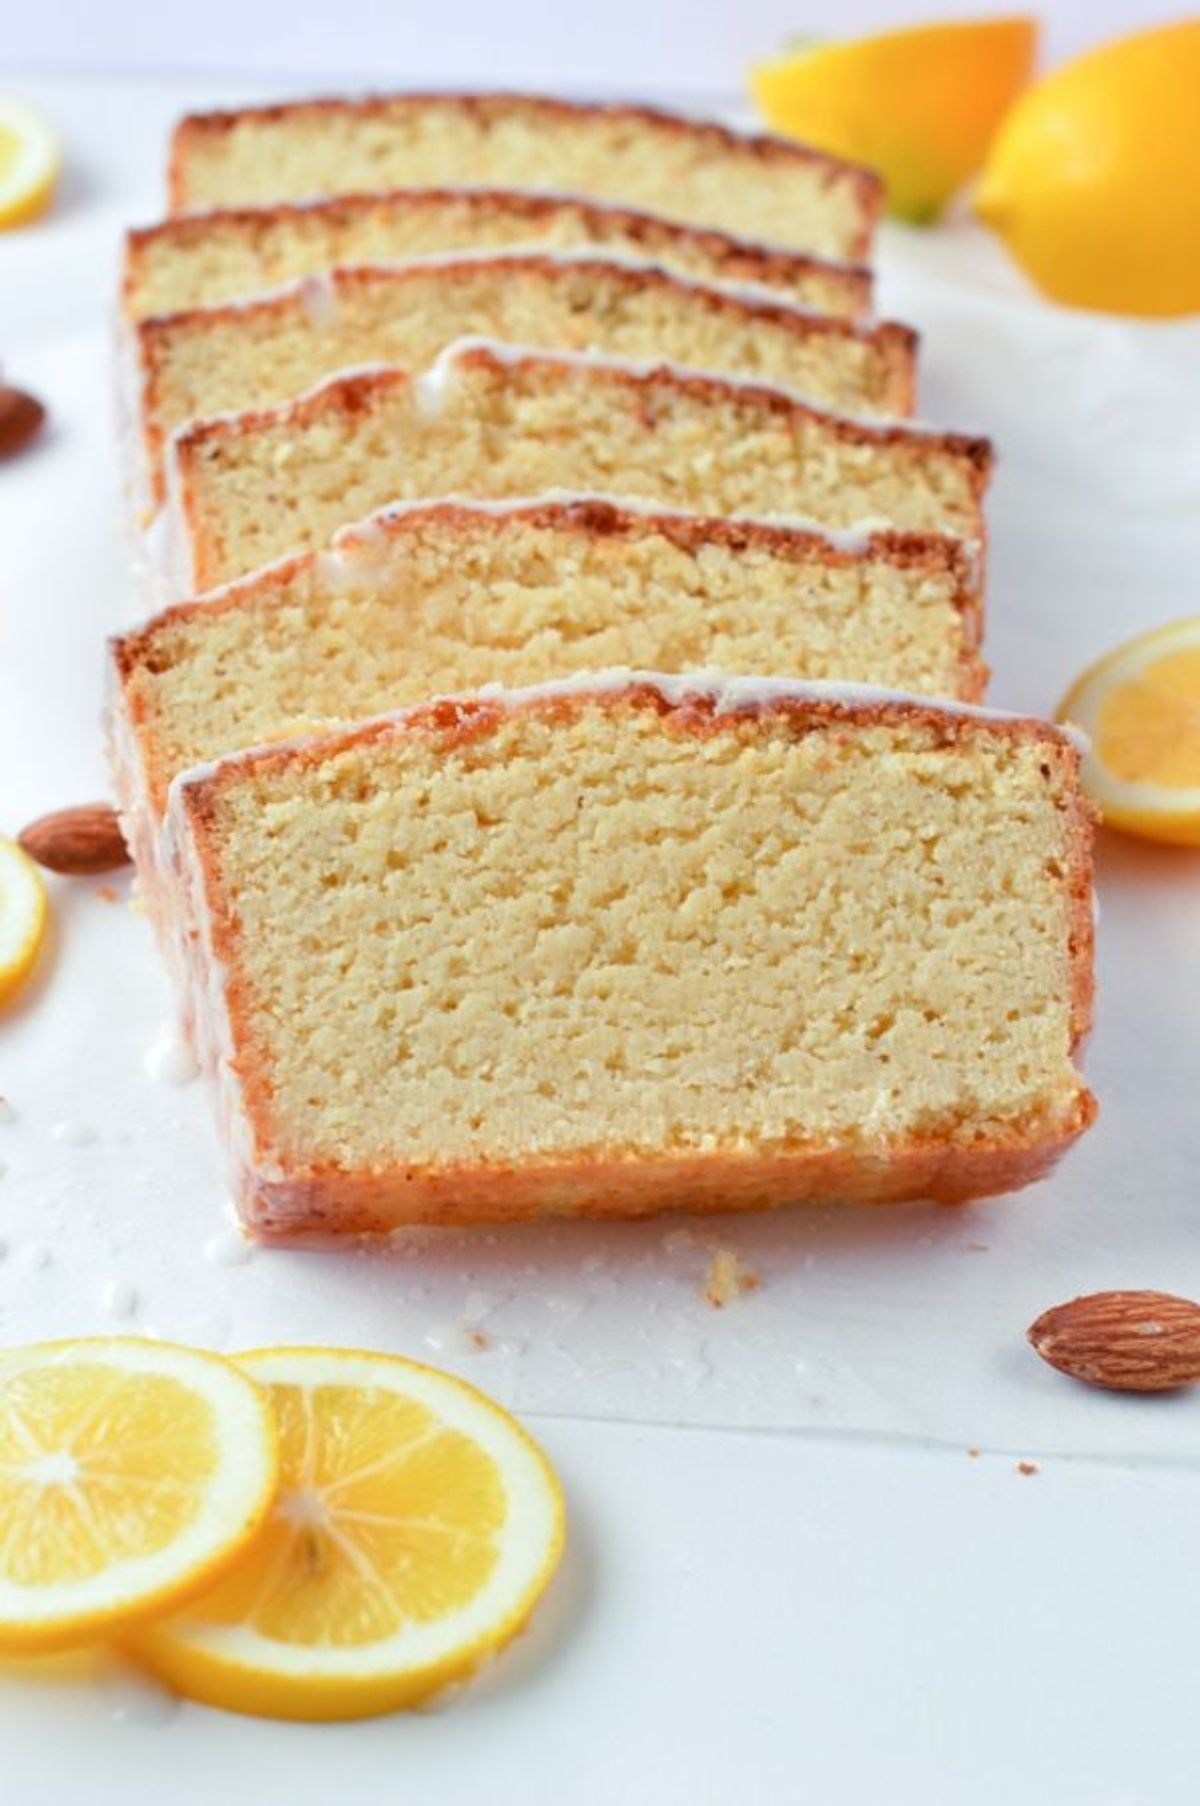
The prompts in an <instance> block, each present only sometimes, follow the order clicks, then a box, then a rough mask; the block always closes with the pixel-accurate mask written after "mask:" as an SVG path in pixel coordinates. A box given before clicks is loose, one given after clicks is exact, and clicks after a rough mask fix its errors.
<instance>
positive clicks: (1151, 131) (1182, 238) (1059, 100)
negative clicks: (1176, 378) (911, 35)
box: [975, 20, 1200, 314]
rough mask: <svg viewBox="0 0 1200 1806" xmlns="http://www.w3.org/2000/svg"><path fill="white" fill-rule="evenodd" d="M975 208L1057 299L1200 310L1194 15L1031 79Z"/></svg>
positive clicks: (1137, 310)
mask: <svg viewBox="0 0 1200 1806" xmlns="http://www.w3.org/2000/svg"><path fill="white" fill-rule="evenodd" d="M975 207H976V210H977V212H978V213H979V216H980V218H981V219H983V220H986V222H987V224H988V225H989V226H992V227H993V228H994V229H995V230H996V231H997V232H999V233H1000V235H1001V237H1002V238H1004V240H1005V241H1006V243H1007V245H1008V248H1009V250H1010V251H1011V252H1012V254H1013V256H1014V257H1015V258H1016V260H1017V262H1018V263H1019V264H1020V265H1021V266H1022V268H1023V269H1024V270H1025V271H1026V273H1027V274H1028V275H1029V276H1031V277H1032V279H1033V280H1034V282H1036V283H1037V285H1038V287H1039V288H1041V289H1043V290H1044V291H1045V293H1046V294H1048V295H1050V296H1052V297H1053V298H1054V299H1055V300H1056V301H1065V302H1068V303H1070V304H1071V305H1072V306H1075V307H1090V308H1099V309H1103V310H1108V311H1110V312H1113V313H1128V314H1184V313H1192V312H1195V311H1197V310H1200V20H1190V21H1186V22H1184V23H1182V24H1179V25H1166V26H1163V27H1162V28H1161V29H1159V30H1157V31H1147V32H1142V33H1139V35H1138V36H1136V37H1131V38H1122V39H1120V40H1118V41H1117V42H1116V43H1114V44H1105V45H1102V46H1101V47H1100V48H1099V49H1098V50H1093V51H1090V52H1089V53H1088V54H1087V55H1086V56H1081V57H1079V58H1077V59H1076V60H1075V61H1074V62H1071V63H1067V64H1065V65H1064V66H1063V67H1062V68H1061V69H1056V70H1054V72H1053V73H1052V74H1051V75H1048V76H1047V77H1046V79H1045V80H1044V81H1042V82H1039V83H1038V85H1037V86H1036V87H1034V88H1031V89H1030V90H1029V92H1028V93H1027V94H1025V95H1024V96H1023V97H1022V98H1021V99H1020V100H1019V101H1018V102H1017V104H1016V106H1015V107H1014V108H1013V110H1012V112H1011V113H1010V114H1009V116H1008V118H1007V120H1006V121H1005V123H1004V125H1003V127H1002V128H1001V130H1000V132H999V134H998V136H997V138H996V141H995V143H994V145H993V146H992V150H991V154H990V156H989V157H988V161H987V167H986V168H985V170H984V173H983V178H982V181H981V183H980V186H979V191H978V194H977V195H976V198H975Z"/></svg>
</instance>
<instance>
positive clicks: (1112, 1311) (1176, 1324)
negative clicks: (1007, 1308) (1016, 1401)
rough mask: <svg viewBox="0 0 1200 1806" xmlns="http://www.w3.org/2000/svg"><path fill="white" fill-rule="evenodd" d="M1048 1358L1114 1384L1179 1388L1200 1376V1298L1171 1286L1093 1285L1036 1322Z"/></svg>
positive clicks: (1094, 1382) (1040, 1348)
mask: <svg viewBox="0 0 1200 1806" xmlns="http://www.w3.org/2000/svg"><path fill="white" fill-rule="evenodd" d="M1028 1333H1029V1340H1030V1342H1031V1343H1032V1345H1033V1347H1034V1348H1035V1349H1036V1351H1037V1353H1038V1354H1040V1355H1041V1357H1042V1359H1043V1361H1048V1362H1049V1363H1050V1365H1051V1367H1057V1369H1058V1371H1059V1372H1060V1373H1068V1374H1070V1375H1071V1377H1072V1379H1076V1380H1086V1381H1087V1383H1088V1384H1089V1385H1091V1386H1104V1387H1107V1388H1108V1390H1109V1391H1110V1392H1172V1391H1174V1390H1175V1389H1176V1387H1179V1386H1190V1385H1192V1384H1193V1383H1194V1382H1195V1381H1197V1380H1200V1304H1193V1303H1192V1301H1191V1300H1190V1299H1188V1298H1177V1297H1176V1296H1175V1295H1174V1294H1173V1293H1171V1292H1092V1293H1090V1294H1089V1295H1088V1296H1087V1297H1084V1298H1074V1299H1072V1300H1071V1303H1070V1304H1059V1305H1056V1306H1055V1308H1054V1309H1053V1310H1051V1311H1043V1313H1042V1315H1041V1316H1040V1317H1039V1318H1038V1320H1037V1322H1036V1323H1033V1324H1031V1325H1030V1327H1029V1332H1028Z"/></svg>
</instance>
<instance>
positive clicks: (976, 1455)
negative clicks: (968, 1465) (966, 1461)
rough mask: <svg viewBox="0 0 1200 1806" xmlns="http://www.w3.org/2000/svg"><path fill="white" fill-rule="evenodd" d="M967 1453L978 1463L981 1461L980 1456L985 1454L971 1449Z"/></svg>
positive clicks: (979, 1450)
mask: <svg viewBox="0 0 1200 1806" xmlns="http://www.w3.org/2000/svg"><path fill="white" fill-rule="evenodd" d="M967 1453H968V1455H969V1456H970V1457H971V1460H972V1461H978V1459H979V1457H980V1455H981V1454H982V1453H983V1451H982V1449H976V1448H969V1449H968V1450H967Z"/></svg>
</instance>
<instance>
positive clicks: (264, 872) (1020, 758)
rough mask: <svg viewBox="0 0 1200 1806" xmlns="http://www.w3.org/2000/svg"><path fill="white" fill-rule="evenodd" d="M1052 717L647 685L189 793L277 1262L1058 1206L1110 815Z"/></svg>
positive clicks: (770, 688)
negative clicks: (861, 1207)
mask: <svg viewBox="0 0 1200 1806" xmlns="http://www.w3.org/2000/svg"><path fill="white" fill-rule="evenodd" d="M1078 762H1079V761H1078V753H1077V750H1076V748H1075V746H1074V745H1073V744H1072V742H1071V741H1070V739H1068V738H1067V737H1066V735H1065V734H1064V733H1063V732H1062V731H1061V730H1059V729H1056V728H1054V727H1052V726H1050V725H1048V724H1046V723H1044V722H1040V721H1032V720H1024V719H1020V718H1017V717H997V716H994V715H989V714H987V713H983V712H978V711H969V710H963V709H961V708H960V709H958V710H954V709H952V708H951V707H949V706H939V705H937V704H933V703H929V702H922V701H920V700H917V699H914V698H911V697H908V698H906V697H903V696H894V695H889V694H888V693H887V692H883V691H873V692H872V691H857V692H855V691H851V690H841V689H839V688H838V687H836V686H831V687H827V688H825V689H822V688H821V687H820V686H813V687H807V688H806V687H805V686H802V685H795V684H789V683H783V682H774V683H771V682H762V681H759V680H740V681H739V680H732V679H730V680H726V679H712V680H706V679H704V678H699V679H697V678H691V679H675V680H672V679H668V678H661V677H656V676H647V675H645V674H639V673H631V672H621V673H609V674H606V675H602V676H599V677H597V676H594V675H593V676H584V677H580V678H578V679H576V680H573V681H570V680H569V681H567V682H565V683H562V684H552V685H548V686H544V687H542V688H540V689H536V688H535V689H531V690H526V691H508V692H505V691H503V690H501V689H499V688H496V689H495V690H493V691H492V692H490V693H486V692H485V693H479V694H477V695H475V696H474V697H460V698H457V699H450V700H440V701H435V702H433V703H429V704H424V705H421V706H419V707H417V708H415V709H413V710H411V711H410V712H407V713H402V714H399V715H392V716H389V717H384V718H382V719H377V720H375V721H374V722H369V723H365V724H360V725H358V726H356V727H354V728H352V729H349V730H347V731H345V732H342V733H339V734H332V735H329V736H326V737H322V738H319V739H315V740H309V741H301V742H294V743H291V744H288V745H284V746H280V747H276V748H260V749H258V750H256V751H253V752H247V753H239V754H235V755H232V756H231V757H229V758H227V759H224V760H222V761H220V762H219V763H218V764H216V765H215V766H212V767H209V768H203V767H202V768H199V769H198V770H194V771H192V772H190V773H186V774H184V775H183V776H182V777H180V778H179V779H177V780H176V782H175V785H174V786H173V788H172V791H171V800H170V806H169V829H168V831H169V835H170V837H171V840H172V843H173V849H174V857H175V859H176V861H177V868H178V872H179V875H180V883H181V886H182V888H183V893H184V895H185V896H186V899H187V901H186V905H185V915H186V919H187V920H188V922H189V923H190V925H191V927H192V930H193V933H194V940H193V947H192V961H193V967H194V973H193V979H192V990H193V997H194V1009H195V1013H196V1018H197V1023H198V1027H199V1031H200V1043H201V1054H202V1058H203V1061H204V1063H205V1065H206V1067H207V1068H208V1070H209V1071H210V1072H211V1073H212V1074H213V1075H214V1077H215V1078H216V1081H217V1084H218V1087H219V1091H220V1097H221V1115H222V1119H223V1121H224V1123H225V1125H226V1128H227V1131H228V1134H229V1137H230V1140H231V1143H232V1149H233V1156H234V1164H235V1168H236V1174H235V1185H236V1195H237V1198H238V1201H239V1204H240V1208H241V1210H242V1212H243V1215H244V1218H245V1220H246V1222H247V1224H248V1225H249V1226H250V1227H251V1228H252V1229H253V1230H254V1231H256V1232H257V1233H259V1234H260V1235H263V1236H286V1235H288V1234H292V1233H297V1232H305V1231H330V1230H333V1231H339V1230H344V1231H364V1230H382V1229H388V1228H391V1227H392V1226H394V1225H398V1224H405V1223H416V1222H445V1223H459V1224H467V1223H478V1222H502V1221H510V1220H515V1219H518V1218H521V1217H527V1216H531V1215H535V1214H542V1213H545V1214H555V1215H559V1216H589V1215H600V1214H611V1215H614V1216H637V1215H642V1214H645V1213H649V1212H651V1211H655V1210H659V1209H663V1208H668V1207H687V1208H691V1209H700V1210H706V1209H713V1210H743V1209H753V1208H761V1207H765V1206H771V1205H782V1204H787V1203H798V1202H801V1201H813V1200H819V1201H838V1202H850V1201H862V1202H875V1203H882V1202H886V1201H891V1200H899V1199H904V1198H914V1197H929V1198H934V1199H938V1200H940V1201H942V1202H946V1203H951V1202H958V1201H961V1200H964V1199H967V1198H970V1197H973V1196H977V1195H982V1194H986V1193H991V1192H996V1191H1004V1190H1008V1189H1011V1188H1013V1187H1015V1186H1018V1185H1022V1184H1025V1183H1027V1182H1028V1181H1029V1180H1031V1179H1034V1178H1036V1177H1038V1176H1040V1175H1041V1174H1042V1173H1043V1172H1044V1171H1046V1169H1047V1168H1048V1167H1049V1165H1050V1164H1051V1163H1052V1162H1053V1160H1054V1159H1055V1157H1056V1156H1057V1155H1058V1154H1059V1153H1060V1152H1061V1151H1062V1150H1063V1149H1064V1148H1065V1147H1066V1146H1067V1145H1068V1144H1069V1143H1070V1142H1071V1141H1072V1140H1073V1139H1074V1137H1075V1136H1077V1135H1078V1134H1079V1133H1080V1131H1081V1130H1082V1129H1083V1128H1085V1127H1086V1125H1087V1123H1088V1122H1089V1120H1090V1119H1091V1116H1092V1114H1093V1112H1094V1102H1093V1099H1092V1098H1091V1096H1090V1093H1089V1092H1088V1091H1087V1089H1086V1087H1085V1085H1084V1083H1083V1080H1082V1078H1081V1075H1080V1073H1079V1071H1078V1069H1077V1066H1076V1063H1075V1059H1074V1053H1075V1049H1076V1047H1077V1044H1078V1043H1079V1041H1080V1039H1081V1037H1082V1036H1083V1035H1084V1033H1085V1032H1086V1030H1087V1027H1088V1021H1089V1015H1090V1006H1091V990H1092V965H1091V956H1092V913H1091V889H1090V870H1091V850H1090V839H1091V817H1090V813H1089V810H1088V807H1087V805H1086V803H1085V802H1084V801H1083V799H1082V795H1081V792H1080V789H1079V784H1078Z"/></svg>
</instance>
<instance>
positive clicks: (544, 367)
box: [175, 347, 990, 588]
mask: <svg viewBox="0 0 1200 1806" xmlns="http://www.w3.org/2000/svg"><path fill="white" fill-rule="evenodd" d="M442 374H443V376H444V381H443V382H442V385H441V387H440V389H439V392H438V395H437V397H436V401H435V402H434V404H433V405H430V404H429V402H428V401H427V399H426V398H425V396H424V394H423V392H422V388H421V385H420V382H419V381H418V382H414V381H413V380H411V379H409V378H406V377H405V376H404V375H403V374H402V373H397V372H390V373H389V372H379V373H375V374H371V375H362V376H360V377H349V378H346V379H342V380H338V381H334V382H331V383H329V384H327V385H325V386H324V387H322V388H321V389H320V390H318V391H316V392H315V393H314V394H313V395H312V396H310V397H306V398H304V399H303V400H301V401H299V402H297V403H295V404H292V405H291V406H288V407H285V408H281V409H278V410H274V411H264V412H262V413H258V414H253V413H251V414H247V415H244V416H241V417H238V418H236V419H234V420H230V421H217V422H213V423H209V424H208V425H205V426H201V427H197V428H194V429H191V430H186V431H184V432H183V433H182V434H181V436H180V438H179V440H178V442H177V460H178V476H179V484H178V487H179V495H178V497H177V500H176V504H175V506H176V508H177V509H178V510H179V514H180V517H181V525H182V530H183V533H184V536H185V538H186V540H187V542H188V545H189V550H190V553H191V556H192V559H193V571H192V577H193V580H194V587H196V588H208V587H211V586H212V585H213V584H216V583H222V582H225V581H227V580H228V579H229V578H231V577H235V576H240V575H242V574H244V573H245V572H247V571H251V570H255V569H257V568H259V567H260V566H262V565H264V564H268V563H270V562H271V561H272V560H273V559H276V558H280V557H282V556H284V555H285V554H286V553H289V552H293V551H297V550H301V549H309V548H314V547H319V546H321V545H323V544H325V543H326V541H328V540H329V539H330V538H331V536H332V535H333V534H334V533H335V532H336V531H337V529H338V528H339V527H341V526H343V525H344V524H345V523H346V521H348V520H357V519H362V518H364V517H365V516H366V515H368V514H370V513H373V512H374V511H375V510H376V509H378V508H382V507H384V506H386V505H387V504H388V503H390V502H394V501H408V500H413V499H416V498H419V497H422V496H431V495H466V496H473V497H477V498H479V497H483V498H489V497H490V498H500V497H506V496H509V497H511V496H529V495H537V494H540V493H542V492H544V491H546V490H548V489H571V490H579V491H586V492H602V493H608V494H611V495H617V496H629V497H633V498H635V499H638V500H642V501H648V502H654V503H658V504H660V505H661V506H663V507H667V508H674V509H679V510H682V511H686V512H692V513H698V514H726V515H728V514H746V515H759V516H766V517H771V516H774V517H780V516H784V517H786V516H789V515H808V516H811V517H812V518H814V519H817V520H819V521H821V522H823V523H825V524H827V525H832V526H846V527H852V526H854V525H856V524H857V523H858V522H860V521H863V520H867V519H870V520H873V521H877V522H884V523H889V524H891V525H894V526H897V527H901V528H905V529H914V530H917V531H921V530H932V531H942V532H949V533H956V534H959V535H961V536H962V537H964V538H966V539H970V540H975V541H981V540H982V538H983V521H982V507H981V504H982V497H983V491H984V488H985V485H986V482H987V478H988V473H989V469H990V450H989V448H988V446H987V444H986V442H985V441H983V440H977V439H966V438H962V437H958V436H955V435H951V434H945V435H933V434H926V433H919V432H914V433H906V432H905V431H904V430H902V429H895V430H891V431H872V430H870V429H869V428H865V427H859V426H858V424H857V423H855V422H851V421H843V420H839V419H837V418H835V417H831V416H828V415H825V414H822V413H821V412H820V411H819V410H815V409H813V408H810V407H806V406H805V405H804V404H802V403H800V402H797V401H796V400H795V399H793V398H791V397H789V396H786V395H783V394H781V393H779V392H778V391H773V390H769V389H760V388H756V387H754V386H751V385H739V384H730V383H722V382H719V381H716V380H708V379H705V378H701V377H691V376H683V375H680V374H678V373H676V372H672V371H669V370H657V371H649V372H647V371H639V370H637V369H634V368H632V367H629V368H624V367H622V366H620V365H614V364H582V363H579V362H572V361H571V360H568V359H562V360H555V359H554V358H552V357H539V356H537V355H530V356H522V357H520V358H517V359H515V360H510V359H506V358H504V357H502V356H499V355H497V354H496V353H495V352H493V351H491V350H488V349H486V348H482V347H480V348H476V349H472V350H469V351H465V352H462V353H458V354H456V355H455V357H454V358H453V359H452V360H451V361H450V362H449V363H448V364H447V365H445V366H444V370H443V373H442Z"/></svg>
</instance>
